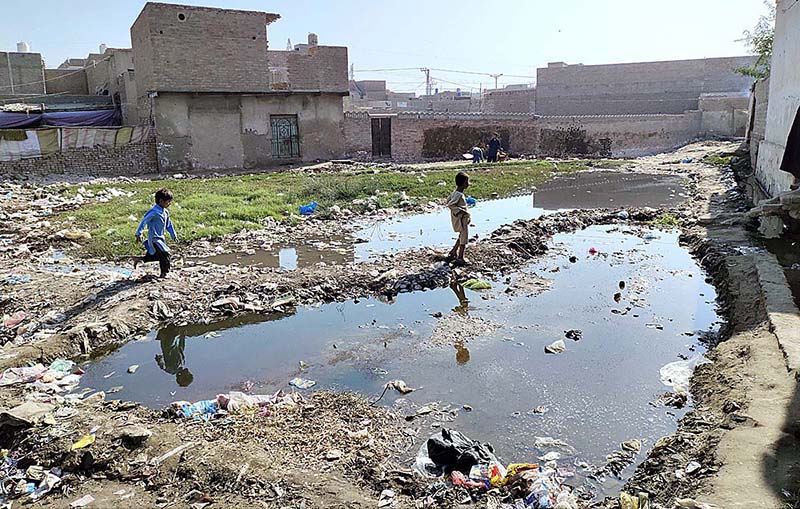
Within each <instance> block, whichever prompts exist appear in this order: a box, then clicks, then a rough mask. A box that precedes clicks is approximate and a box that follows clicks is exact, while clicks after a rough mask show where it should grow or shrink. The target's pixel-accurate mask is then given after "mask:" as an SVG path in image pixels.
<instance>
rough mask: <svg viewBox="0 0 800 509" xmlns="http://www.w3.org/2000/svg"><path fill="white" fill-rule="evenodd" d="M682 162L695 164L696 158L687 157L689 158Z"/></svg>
mask: <svg viewBox="0 0 800 509" xmlns="http://www.w3.org/2000/svg"><path fill="white" fill-rule="evenodd" d="M681 162H682V163H685V164H688V163H693V162H694V157H687V158H684V159H681Z"/></svg>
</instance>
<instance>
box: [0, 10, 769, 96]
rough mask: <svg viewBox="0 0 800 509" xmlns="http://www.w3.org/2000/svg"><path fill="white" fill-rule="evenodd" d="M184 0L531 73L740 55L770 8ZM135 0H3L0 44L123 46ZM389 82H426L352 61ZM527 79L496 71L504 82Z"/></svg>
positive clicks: (446, 77)
mask: <svg viewBox="0 0 800 509" xmlns="http://www.w3.org/2000/svg"><path fill="white" fill-rule="evenodd" d="M175 3H183V4H192V5H206V6H212V7H228V8H236V9H248V10H261V11H267V12H275V13H278V14H281V16H282V18H281V19H280V20H278V21H277V22H275V23H274V24H272V25H270V27H269V30H268V37H269V41H270V47H271V48H272V49H284V48H285V47H286V39H287V38H291V40H292V43H298V42H305V39H306V36H307V34H308V32H316V33H317V34H319V41H320V44H330V45H342V46H347V47H348V48H349V55H350V62H352V63H355V67H356V69H357V70H358V69H386V68H409V67H410V68H418V67H423V66H427V67H439V68H446V69H456V70H468V71H479V72H485V73H505V74H513V75H520V76H535V75H536V68H537V67H542V66H544V65H546V64H547V62H552V61H566V62H568V63H584V64H602V63H615V62H634V61H647V60H671V59H684V58H702V57H720V56H734V55H744V54H746V48H745V47H744V46H743V43H742V42H737V41H736V39H739V38H741V35H742V31H743V30H745V29H749V28H752V27H753V26H754V25H755V23H756V21H757V19H758V17H759V16H760V15H761V14H764V13H765V12H766V7H765V6H764V4H763V0H669V1H664V0H599V1H598V0H491V1H487V0H483V1H478V0H460V1H458V2H455V1H447V0H438V1H437V0H404V1H398V2H391V1H388V0H273V1H264V0H202V1H197V0H186V1H182V2H175ZM144 4H145V2H144V1H141V0H102V1H100V0H27V1H25V2H19V1H10V0H5V1H3V2H2V3H0V51H16V43H17V42H18V41H26V42H28V43H30V44H31V50H32V51H37V52H40V53H42V55H43V57H44V59H45V61H46V63H47V65H48V66H52V67H55V66H57V65H58V64H59V63H61V62H62V61H64V59H66V58H67V57H85V56H86V55H87V54H89V53H90V52H96V51H97V48H98V45H99V44H100V43H103V42H104V43H106V44H107V45H108V46H109V47H130V25H131V24H132V23H133V21H134V19H136V16H137V15H138V13H139V11H140V10H141V8H142V6H143V5H144ZM432 75H433V76H434V77H436V78H439V80H440V81H439V87H440V88H443V89H444V88H447V89H452V88H455V87H456V86H457V85H456V84H459V85H462V88H464V89H469V88H474V89H477V88H478V87H479V86H483V87H484V88H486V86H487V85H489V84H492V85H493V79H492V78H490V77H488V76H477V75H469V74H457V73H445V72H439V71H434V72H432ZM356 78H357V79H386V80H387V81H389V82H390V83H389V86H390V88H392V89H393V90H397V91H412V90H416V91H417V92H423V91H424V87H422V86H421V85H422V83H423V82H424V75H423V74H422V73H421V72H419V71H417V70H412V71H398V72H360V73H357V74H356ZM528 81H532V80H530V79H526V78H513V77H502V78H500V81H499V83H500V85H501V86H502V85H505V84H509V83H522V82H528Z"/></svg>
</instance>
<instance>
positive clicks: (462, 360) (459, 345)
mask: <svg viewBox="0 0 800 509" xmlns="http://www.w3.org/2000/svg"><path fill="white" fill-rule="evenodd" d="M455 347H456V363H458V365H459V366H463V365H464V364H466V363H468V362H469V348H467V347H466V345H464V342H463V341H457V342H456V344H455Z"/></svg>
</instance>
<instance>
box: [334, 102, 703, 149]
mask: <svg viewBox="0 0 800 509" xmlns="http://www.w3.org/2000/svg"><path fill="white" fill-rule="evenodd" d="M391 118H392V159H393V160H396V161H422V160H426V159H452V158H458V156H459V155H460V154H462V153H464V152H466V151H467V150H468V149H469V148H470V147H471V146H472V145H473V144H475V143H478V142H481V141H484V142H485V141H488V139H489V138H490V137H491V134H492V133H494V132H497V133H499V134H500V135H501V139H502V142H503V145H504V147H505V148H507V149H508V150H509V152H510V153H511V154H512V155H517V154H540V155H550V154H552V155H563V154H568V153H578V154H583V155H588V156H602V157H636V156H641V155H648V154H654V153H658V152H663V151H667V150H671V149H673V148H676V147H679V146H681V145H684V144H686V143H688V142H690V141H692V140H694V139H696V138H698V137H699V136H700V133H701V124H702V113H701V112H699V111H695V112H686V113H684V114H681V115H619V116H601V115H598V116H575V117H537V116H534V115H530V114H494V115H492V114H457V113H449V114H440V113H428V112H424V113H421V112H416V113H413V112H407V113H405V112H403V113H397V114H393V115H391ZM344 135H345V143H346V148H345V153H346V155H347V156H348V157H351V158H357V159H367V160H368V159H370V158H371V157H372V156H371V154H372V137H371V117H370V115H369V114H367V113H355V112H352V113H346V114H345V120H344ZM576 139H577V141H578V143H577V145H576V146H568V145H567V144H565V140H573V141H574V140H576ZM436 140H439V141H438V142H437V141H436ZM443 143H452V144H453V146H442V144H443ZM576 147H577V150H574V149H575V148H576ZM609 151H610V152H609Z"/></svg>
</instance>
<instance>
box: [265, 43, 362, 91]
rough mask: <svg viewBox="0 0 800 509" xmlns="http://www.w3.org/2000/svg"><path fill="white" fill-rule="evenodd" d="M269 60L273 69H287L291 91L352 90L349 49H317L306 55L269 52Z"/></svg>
mask: <svg viewBox="0 0 800 509" xmlns="http://www.w3.org/2000/svg"><path fill="white" fill-rule="evenodd" d="M267 60H268V62H269V66H270V67H273V68H284V69H286V73H287V77H288V80H289V82H288V90H293V91H322V92H338V93H342V94H346V93H348V91H349V82H348V79H347V48H345V47H343V46H314V47H311V48H308V50H307V51H303V52H301V51H268V52H267ZM273 88H275V87H273Z"/></svg>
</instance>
